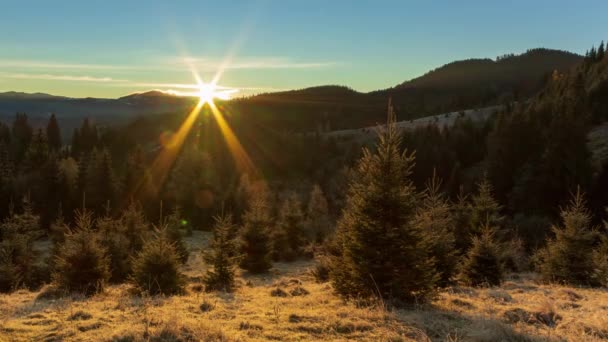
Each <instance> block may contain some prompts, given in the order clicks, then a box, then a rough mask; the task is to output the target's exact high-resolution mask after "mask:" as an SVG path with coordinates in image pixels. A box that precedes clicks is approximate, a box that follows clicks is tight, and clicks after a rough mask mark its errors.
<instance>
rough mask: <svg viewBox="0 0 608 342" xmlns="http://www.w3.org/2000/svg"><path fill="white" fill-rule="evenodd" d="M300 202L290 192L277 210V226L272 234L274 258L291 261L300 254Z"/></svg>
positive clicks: (301, 217)
mask: <svg viewBox="0 0 608 342" xmlns="http://www.w3.org/2000/svg"><path fill="white" fill-rule="evenodd" d="M303 221H304V217H303V214H302V209H301V203H300V200H299V199H298V197H297V195H296V194H293V193H292V194H290V195H289V196H288V197H287V198H286V199H285V201H284V202H283V205H282V206H281V210H280V211H279V220H278V223H277V227H276V228H275V230H274V232H273V234H272V240H273V257H274V258H275V260H284V261H293V260H295V259H296V258H297V257H299V256H301V255H302V249H303V247H304V231H303V223H304V222H303Z"/></svg>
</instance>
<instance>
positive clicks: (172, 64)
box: [0, 57, 339, 72]
mask: <svg viewBox="0 0 608 342" xmlns="http://www.w3.org/2000/svg"><path fill="white" fill-rule="evenodd" d="M338 64H339V63H336V62H331V61H330V62H327V61H323V62H310V61H295V60H291V59H289V58H285V57H242V58H236V59H234V60H232V61H231V62H230V63H224V61H223V60H219V59H213V58H207V57H202V58H191V57H186V58H183V57H170V58H165V59H163V60H161V62H160V63H154V62H148V63H147V64H137V65H110V64H89V63H64V62H56V61H39V60H15V59H0V68H12V69H22V70H31V69H40V70H106V71H125V72H127V71H135V70H139V71H146V70H147V71H160V70H165V71H170V70H173V71H183V70H189V68H190V67H191V66H194V67H196V68H197V69H198V70H200V71H217V70H219V69H220V68H224V69H235V70H238V69H315V68H327V67H332V66H336V65H338Z"/></svg>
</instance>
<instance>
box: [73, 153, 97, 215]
mask: <svg viewBox="0 0 608 342" xmlns="http://www.w3.org/2000/svg"><path fill="white" fill-rule="evenodd" d="M95 159H96V155H94V154H85V153H83V154H82V155H81V156H80V158H79V159H78V176H77V178H76V195H77V197H78V198H83V197H84V196H85V195H86V192H87V188H88V184H89V172H90V164H94V163H95ZM85 205H86V203H85Z"/></svg>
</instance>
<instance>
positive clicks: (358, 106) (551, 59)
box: [244, 49, 583, 129]
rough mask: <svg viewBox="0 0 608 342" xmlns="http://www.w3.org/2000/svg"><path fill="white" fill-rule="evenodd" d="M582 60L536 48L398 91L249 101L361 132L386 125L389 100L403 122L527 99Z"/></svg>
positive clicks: (324, 92) (319, 91)
mask: <svg viewBox="0 0 608 342" xmlns="http://www.w3.org/2000/svg"><path fill="white" fill-rule="evenodd" d="M582 58H583V57H582V56H579V55H577V54H573V53H570V52H566V51H559V50H550V49H531V50H528V51H527V52H525V53H523V54H520V55H514V54H511V55H505V56H501V57H498V58H496V59H495V60H492V59H469V60H463V61H456V62H452V63H449V64H446V65H444V66H441V67H439V68H437V69H434V70H432V71H430V72H428V73H426V74H424V75H422V76H420V77H417V78H415V79H412V80H410V81H406V82H403V83H401V84H398V85H396V86H394V87H392V88H388V89H383V90H377V91H372V92H369V93H360V92H356V91H354V90H352V89H350V88H347V87H343V86H321V87H314V88H306V89H301V90H293V91H287V92H280V93H269V94H262V95H258V96H254V97H252V98H249V99H246V100H244V102H245V103H246V104H247V105H249V107H252V106H253V107H254V108H250V110H251V111H257V112H261V113H262V115H270V114H269V113H270V112H273V113H275V116H276V115H278V114H279V113H281V115H282V116H284V117H283V118H282V120H283V121H298V120H295V119H290V116H293V115H301V114H309V115H310V116H312V117H314V118H310V117H309V118H305V119H300V120H299V121H300V122H301V121H305V122H310V125H307V126H306V128H307V129H310V128H313V127H314V125H318V123H319V120H321V121H326V122H324V123H323V125H324V126H329V127H331V128H332V129H346V128H358V127H364V126H369V125H374V124H376V123H378V122H383V120H384V119H385V115H386V104H387V102H388V99H389V98H391V99H392V102H393V105H394V106H395V108H396V110H397V115H398V116H399V118H400V119H407V120H410V119H416V118H419V117H423V116H428V115H434V114H438V113H444V112H452V111H458V110H464V109H468V108H478V107H487V106H492V105H496V104H500V103H503V102H506V101H509V100H514V99H518V100H522V99H527V98H529V97H531V96H533V95H534V94H536V93H537V92H538V91H539V90H540V89H542V87H543V86H544V84H545V83H546V81H547V79H548V77H549V76H550V75H551V73H552V72H553V71H554V70H558V71H567V70H569V69H570V68H572V67H573V66H575V65H577V64H579V63H580V62H581V61H582ZM255 106H258V107H261V108H259V109H256V108H255ZM285 116H287V117H285ZM312 122H314V123H312Z"/></svg>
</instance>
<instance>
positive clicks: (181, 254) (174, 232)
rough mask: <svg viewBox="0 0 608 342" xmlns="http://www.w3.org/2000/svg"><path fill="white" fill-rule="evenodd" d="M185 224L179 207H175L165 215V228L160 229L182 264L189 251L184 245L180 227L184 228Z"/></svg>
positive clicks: (186, 258)
mask: <svg viewBox="0 0 608 342" xmlns="http://www.w3.org/2000/svg"><path fill="white" fill-rule="evenodd" d="M185 225H187V223H185V221H184V219H182V217H181V212H180V208H179V207H175V209H173V212H172V213H171V215H169V217H167V220H166V222H165V224H164V226H165V229H163V231H162V233H163V234H164V236H165V238H166V239H167V240H168V241H169V242H171V244H173V248H175V252H176V253H177V255H178V258H179V261H180V262H181V263H182V264H185V263H186V262H187V261H188V257H189V256H190V252H188V247H186V243H185V242H184V239H183V233H182V228H184V227H185Z"/></svg>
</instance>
